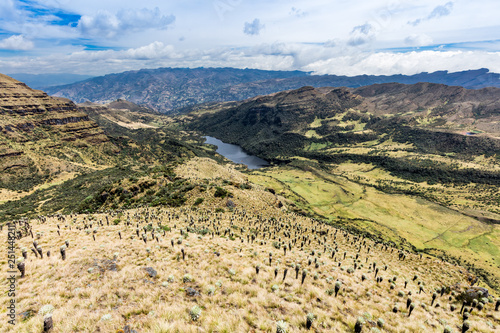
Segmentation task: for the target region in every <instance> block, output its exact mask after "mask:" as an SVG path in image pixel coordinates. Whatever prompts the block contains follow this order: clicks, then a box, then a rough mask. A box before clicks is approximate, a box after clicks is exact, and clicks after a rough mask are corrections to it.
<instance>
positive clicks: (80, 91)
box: [46, 68, 500, 113]
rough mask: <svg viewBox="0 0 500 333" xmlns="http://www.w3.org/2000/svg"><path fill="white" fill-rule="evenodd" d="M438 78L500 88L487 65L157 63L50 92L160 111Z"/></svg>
mask: <svg viewBox="0 0 500 333" xmlns="http://www.w3.org/2000/svg"><path fill="white" fill-rule="evenodd" d="M388 82H399V83H405V84H413V83H418V82H431V83H442V84H446V85H454V86H462V87H465V88H469V89H479V88H484V87H500V75H499V74H495V73H490V72H489V71H488V69H479V70H470V71H464V72H457V73H448V72H447V71H440V72H435V73H421V74H416V75H411V76H406V75H390V76H374V75H360V76H353V77H349V76H337V75H321V76H320V75H311V74H310V73H306V72H300V71H291V72H286V71H262V70H255V69H235V68H195V69H189V68H160V69H144V70H139V71H130V72H124V73H120V74H110V75H106V76H101V77H96V78H93V79H89V80H86V81H84V82H78V83H73V84H69V85H65V86H57V87H50V88H48V89H46V91H47V92H48V93H49V94H51V95H54V96H59V97H66V98H69V99H72V100H73V101H75V102H77V103H83V102H85V101H91V102H98V103H107V102H111V101H114V100H117V99H125V100H128V101H131V102H134V103H137V104H140V105H144V106H147V107H150V108H152V109H154V110H156V111H159V112H162V113H170V112H173V111H174V110H176V109H180V108H183V107H188V106H192V105H195V104H199V103H207V102H224V101H238V100H243V99H247V98H251V97H255V96H259V95H267V94H270V93H275V92H279V91H283V90H291V89H298V88H300V87H303V86H312V87H362V86H367V85H371V84H376V83H388Z"/></svg>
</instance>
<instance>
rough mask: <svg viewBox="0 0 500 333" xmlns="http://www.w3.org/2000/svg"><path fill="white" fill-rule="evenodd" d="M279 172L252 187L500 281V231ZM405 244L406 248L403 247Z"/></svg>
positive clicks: (395, 198) (313, 176)
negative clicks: (439, 253) (260, 186)
mask: <svg viewBox="0 0 500 333" xmlns="http://www.w3.org/2000/svg"><path fill="white" fill-rule="evenodd" d="M314 171H315V172H314V173H313V172H308V171H303V170H299V169H283V168H275V169H271V170H268V171H264V172H260V171H257V172H253V175H251V176H249V179H250V180H251V181H254V182H256V183H260V184H263V185H267V186H274V187H275V189H276V190H278V191H284V193H287V192H288V193H290V192H291V193H290V194H291V195H292V196H293V195H296V196H299V197H300V198H302V199H303V200H305V202H306V203H305V205H304V208H309V209H311V210H312V211H313V212H314V213H316V214H319V215H321V216H323V217H326V218H328V219H330V220H332V221H335V222H338V221H340V222H342V221H344V220H349V222H348V223H350V224H354V225H356V226H357V227H358V228H360V229H362V230H367V231H370V232H375V233H377V234H379V235H381V236H383V237H384V238H388V239H391V240H393V241H394V242H396V243H400V242H401V241H402V240H401V237H402V238H403V239H404V240H407V241H408V242H409V243H410V244H411V245H413V246H415V247H416V248H417V249H419V250H429V249H437V250H442V251H444V252H445V253H446V254H448V255H450V256H453V257H456V258H458V257H461V258H462V262H465V261H468V262H469V263H475V264H476V266H477V267H480V268H482V269H484V270H486V271H488V272H489V273H492V274H493V278H492V280H491V282H493V283H494V285H495V286H497V288H498V281H499V279H500V256H498V254H499V252H498V248H500V238H498V237H497V236H498V234H499V232H500V226H499V225H492V224H487V223H484V222H480V221H478V220H477V219H474V218H471V217H469V216H466V215H463V214H461V213H459V212H457V211H454V210H451V209H448V208H445V207H443V206H440V205H437V204H435V203H432V202H429V201H427V200H425V199H421V198H419V197H412V196H407V195H400V194H387V193H384V192H381V191H378V190H376V189H374V188H372V187H369V186H362V185H360V184H357V183H355V182H351V181H349V180H347V179H345V178H343V177H338V176H334V175H331V174H328V173H325V172H321V171H317V170H314ZM404 240H403V242H404Z"/></svg>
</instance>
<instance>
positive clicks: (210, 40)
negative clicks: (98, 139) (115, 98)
mask: <svg viewBox="0 0 500 333" xmlns="http://www.w3.org/2000/svg"><path fill="white" fill-rule="evenodd" d="M499 17H500V1H498V0H475V1H471V0H453V1H448V0H442V1H441V0H432V1H431V0H420V1H418V2H417V1H413V0H412V1H407V0H396V1H387V0H286V1H285V0H143V1H137V0H1V1H0V72H2V73H6V74H9V73H32V74H45V73H73V74H86V75H105V74H109V73H119V72H123V71H128V70H138V69H142V68H159V67H189V68H196V67H236V68H256V69H264V70H302V71H307V72H312V73H314V74H337V75H349V76H353V75H362V74H374V75H382V74H383V75H390V74H408V75H409V74H416V73H420V72H434V71H438V70H448V71H450V72H456V71H462V70H468V69H479V68H489V69H490V71H492V72H496V73H500V19H499Z"/></svg>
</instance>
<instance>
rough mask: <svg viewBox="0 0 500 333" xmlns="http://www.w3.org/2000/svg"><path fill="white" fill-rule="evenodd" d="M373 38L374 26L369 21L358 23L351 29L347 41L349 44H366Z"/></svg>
mask: <svg viewBox="0 0 500 333" xmlns="http://www.w3.org/2000/svg"><path fill="white" fill-rule="evenodd" d="M374 39H375V28H374V27H373V25H371V24H370V23H365V24H363V25H358V26H356V27H354V28H353V29H352V31H351V34H350V37H349V41H348V42H347V43H348V44H349V45H350V46H358V45H363V44H366V43H368V42H370V41H372V40H374Z"/></svg>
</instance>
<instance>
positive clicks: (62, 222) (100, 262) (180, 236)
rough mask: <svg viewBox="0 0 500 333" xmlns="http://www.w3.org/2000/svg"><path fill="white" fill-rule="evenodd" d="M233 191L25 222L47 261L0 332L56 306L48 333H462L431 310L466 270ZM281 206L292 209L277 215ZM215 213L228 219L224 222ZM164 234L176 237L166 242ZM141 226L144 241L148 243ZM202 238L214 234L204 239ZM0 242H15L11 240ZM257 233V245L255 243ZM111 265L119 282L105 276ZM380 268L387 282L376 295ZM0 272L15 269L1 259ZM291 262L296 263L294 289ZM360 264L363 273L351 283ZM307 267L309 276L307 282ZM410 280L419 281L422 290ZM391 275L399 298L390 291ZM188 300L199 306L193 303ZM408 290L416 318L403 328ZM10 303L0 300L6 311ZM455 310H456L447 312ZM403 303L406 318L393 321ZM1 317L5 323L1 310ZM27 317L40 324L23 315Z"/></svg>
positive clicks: (446, 307)
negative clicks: (450, 332) (13, 319)
mask: <svg viewBox="0 0 500 333" xmlns="http://www.w3.org/2000/svg"><path fill="white" fill-rule="evenodd" d="M176 173H177V174H179V175H182V176H183V177H186V178H191V179H198V180H200V181H206V180H208V182H210V183H211V184H214V185H220V186H221V185H222V183H223V181H224V180H230V181H231V182H233V183H236V184H237V183H240V184H241V183H243V182H246V181H247V179H246V175H244V174H242V173H240V172H238V171H237V170H235V169H234V168H233V167H228V166H226V167H224V166H220V165H218V164H216V163H214V162H213V161H211V160H207V159H194V160H191V161H190V162H188V163H186V164H184V165H182V166H180V167H178V168H177V169H176ZM226 188H228V189H230V190H231V192H232V194H231V195H232V197H231V198H229V199H227V198H225V199H221V198H215V197H214V195H213V192H214V186H212V187H209V188H208V189H207V190H206V191H204V192H201V191H200V192H199V193H198V192H197V193H191V194H190V199H189V200H188V203H187V204H188V206H190V205H192V204H193V203H194V200H195V198H197V197H203V198H204V199H205V200H204V201H203V203H202V204H201V205H199V206H197V207H196V208H163V207H162V208H141V209H135V210H128V211H123V212H109V213H107V214H104V213H103V214H94V215H73V216H53V217H48V218H47V219H46V221H41V220H38V219H32V220H30V225H31V227H32V231H33V235H34V237H35V240H36V241H37V242H38V244H39V245H40V246H41V247H42V250H43V252H44V258H43V259H40V258H36V257H35V255H34V254H33V252H31V250H28V251H29V252H28V259H27V260H26V277H25V278H22V279H21V278H19V277H18V280H17V281H18V286H17V297H16V300H17V315H18V317H17V318H18V322H17V324H16V326H15V327H12V326H11V325H9V324H7V320H5V319H4V320H3V321H0V332H19V333H28V332H29V333H37V332H41V331H42V326H43V315H42V314H41V313H40V310H41V309H42V308H43V307H44V306H47V305H51V306H53V307H54V310H53V321H54V330H53V333H62V332H64V333H68V332H117V331H118V330H119V329H123V328H124V327H125V325H129V326H130V327H131V328H132V329H135V330H137V331H138V332H140V333H143V332H155V333H160V332H182V333H184V332H186V333H189V332H193V333H195V332H196V333H199V332H276V323H277V322H278V321H279V320H283V321H285V322H286V323H287V324H288V332H303V331H306V330H307V329H306V326H305V323H306V315H307V314H308V313H313V314H314V315H315V317H316V319H315V321H314V322H313V326H312V330H311V331H313V332H353V331H354V324H355V322H356V319H357V317H359V316H362V317H364V318H365V319H366V321H367V323H366V325H365V327H364V328H363V332H369V331H373V332H376V330H374V329H375V328H376V326H377V320H378V319H379V318H381V319H382V320H383V321H384V322H385V324H384V327H383V328H380V331H382V332H394V333H396V332H443V330H444V326H445V325H449V326H451V327H452V328H453V329H454V331H456V332H459V331H460V325H461V323H462V319H461V315H460V314H459V313H458V312H459V309H460V306H461V303H460V302H459V301H457V300H456V299H455V298H454V297H451V300H450V299H449V298H450V296H451V295H450V294H445V295H444V296H443V297H440V296H439V297H438V299H437V301H436V302H438V303H439V304H440V307H435V306H432V307H431V306H430V304H431V295H432V292H433V291H434V290H435V289H436V288H441V287H443V286H445V287H452V289H453V290H455V291H456V292H457V293H458V292H461V291H462V290H463V289H464V288H465V287H466V286H467V277H468V273H467V272H466V270H465V269H464V268H462V267H458V266H454V265H451V264H449V263H446V262H441V261H439V260H437V259H436V258H433V257H428V256H425V255H424V256H423V258H422V259H421V258H420V256H419V255H417V254H412V253H408V252H406V259H405V260H404V261H403V260H399V258H398V253H399V252H398V250H397V249H393V248H391V247H387V248H386V247H385V246H384V245H381V244H376V243H374V242H373V241H372V240H371V239H368V238H366V239H363V238H361V237H359V236H358V237H359V238H356V237H357V236H355V235H352V234H349V233H346V232H344V231H343V230H337V229H335V228H334V227H332V226H328V225H325V224H320V223H319V222H317V221H315V220H312V219H309V218H305V217H303V216H298V215H295V214H293V213H289V212H286V211H285V210H286V207H287V205H288V202H287V201H286V200H285V199H284V198H282V197H281V196H277V195H274V194H272V193H270V192H268V191H266V190H264V188H262V187H260V186H257V185H252V189H246V190H243V189H239V188H236V187H235V186H233V187H232V188H231V186H227V187H226ZM228 200H231V201H232V202H233V203H234V204H235V205H236V208H234V209H233V210H232V211H228V208H227V207H226V206H227V202H228ZM278 201H279V202H283V203H284V204H285V205H284V206H283V207H282V208H277V205H276V203H277V202H278ZM215 207H218V208H222V207H224V208H225V210H226V211H225V212H224V213H220V212H219V213H216V212H215V209H214V208H215ZM108 221H109V225H108ZM115 222H116V224H115ZM159 226H164V227H168V228H165V229H166V230H165V232H164V230H163V229H159V228H158V227H159ZM85 227H87V228H85ZM144 227H146V229H147V232H146V235H147V243H144V241H143V240H142V234H143V233H144V229H143V228H144ZM59 228H60V229H59ZM137 228H139V236H137V233H136V232H137ZM188 228H189V229H188ZM204 229H209V232H208V233H206V234H203V233H199V232H200V231H201V230H204ZM18 230H22V227H21V226H18ZM58 230H59V232H60V235H59V234H58ZM187 230H190V232H187ZM197 232H198V233H197ZM325 232H327V234H324V233H325ZM119 233H121V236H122V238H121V239H120V237H119ZM212 233H213V234H212ZM2 234H3V235H2V237H6V228H3V231H2ZM153 235H155V236H157V237H158V240H156V239H153V238H152V236H153ZM251 235H255V236H256V238H255V240H254V241H253V242H252V240H251V238H250V241H249V236H250V237H251ZM93 236H95V240H94V238H93ZM33 240H34V239H32V237H31V235H30V234H28V235H27V236H25V237H23V238H21V239H20V240H18V241H17V242H16V248H17V257H21V249H22V248H23V247H25V248H28V249H29V248H31V247H33V245H32V242H33ZM66 240H68V241H69V247H68V248H67V250H66V257H67V258H66V260H64V261H63V260H62V259H61V254H60V253H59V248H60V246H62V245H63V244H64V242H65V241H66ZM172 240H173V241H174V245H173V246H172V243H171V241H172ZM179 241H180V242H179ZM276 242H278V243H279V242H282V244H281V246H280V249H277V248H275V247H274V245H277V243H276ZM289 242H290V243H291V244H292V249H291V250H287V251H286V254H285V253H284V250H283V245H284V244H286V245H288V244H289ZM302 242H304V246H303V247H302V246H301V243H302ZM309 242H310V243H309ZM273 243H274V244H273ZM182 249H184V251H185V255H186V257H185V260H183V259H182ZM333 249H336V254H335V256H334V258H332V256H331V253H332V250H333ZM47 251H50V252H51V256H50V258H47V256H46V253H47ZM313 251H314V252H313ZM270 253H272V262H271V263H270V262H269V254H270ZM344 253H345V258H344ZM356 257H358V258H357V259H356ZM115 258H116V260H115ZM113 260H115V261H113ZM309 260H311V264H309ZM315 261H317V263H318V265H317V266H316V265H315ZM112 263H114V264H116V267H117V270H116V271H113V270H109V269H108V270H107V269H103V270H101V268H104V267H108V268H110V266H109V265H110V264H112ZM373 263H376V267H378V268H379V270H380V271H379V272H378V276H379V277H380V276H382V277H383V281H382V282H380V283H377V282H376V280H375V271H374V270H373V268H372V264H373ZM0 264H1V265H2V267H6V266H7V262H6V260H3V261H1V262H0ZM296 264H300V265H301V267H300V270H299V276H298V279H296V278H295V274H296V272H295V270H294V265H296ZM354 264H356V266H357V269H355V270H354V271H353V272H351V273H349V271H351V269H353V268H354ZM106 265H107V266H106ZM257 265H260V271H259V274H258V275H257V274H256V268H255V267H256V266H257ZM385 266H387V270H385ZM144 267H152V268H154V269H155V270H156V271H157V276H156V277H150V276H149V275H148V274H147V272H146V271H145V270H144ZM276 268H278V276H277V277H276V278H275V276H274V272H275V269H276ZM285 268H287V269H288V273H287V276H286V279H285V280H284V281H283V272H284V269H285ZM303 268H306V269H307V275H306V278H305V282H304V284H301V273H302V270H303ZM363 275H365V276H366V280H365V281H362V276H363ZM415 275H418V278H417V279H416V280H413V277H414V276H415ZM18 276H19V274H18ZM188 277H190V281H187V278H188ZM394 277H396V281H395V282H394V289H391V284H390V282H389V279H391V280H392V279H393V278H394ZM405 280H408V285H407V287H406V288H405V287H404V282H405ZM336 281H341V283H342V286H341V288H340V291H339V293H338V295H337V296H335V295H334V294H333V295H331V294H329V292H328V291H330V290H331V291H333V289H334V288H335V283H336ZM417 282H421V283H422V284H423V285H424V290H425V293H421V294H418V293H417V292H418V284H417ZM188 288H193V289H194V290H196V291H198V292H199V293H200V295H199V296H194V297H193V296H189V295H188V294H187V292H186V291H187V289H188ZM400 292H404V296H399V295H398V294H399V293H400ZM409 292H411V293H412V294H413V295H412V297H413V302H415V303H416V304H417V306H416V308H415V310H414V311H413V313H412V314H411V316H410V317H409V318H408V311H407V310H406V300H407V295H408V294H409ZM8 300H9V299H8V297H7V295H6V293H5V292H4V293H2V295H1V296H0V302H1V303H2V304H7V302H8ZM451 304H454V305H455V306H456V307H457V308H458V309H457V310H455V311H454V312H452V311H450V305H451ZM195 305H197V306H199V307H200V308H201V315H200V317H199V319H198V320H196V321H194V320H192V319H191V317H190V310H191V309H192V308H193V307H194V306H195ZM395 305H398V306H399V310H400V311H399V312H398V313H393V311H392V310H393V307H394V306H395ZM1 312H2V313H3V314H4V316H5V314H6V313H5V312H6V307H3V308H2V311H1ZM26 312H30V313H31V315H30V316H28V317H25V316H24V315H23V316H21V313H26ZM5 317H6V316H5ZM470 322H471V324H472V326H471V332H484V333H486V332H495V331H498V330H499V329H500V312H495V311H494V304H491V303H488V304H486V306H485V308H484V309H483V310H482V311H480V312H479V311H478V310H477V309H476V310H474V312H473V314H472V315H471V318H470Z"/></svg>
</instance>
